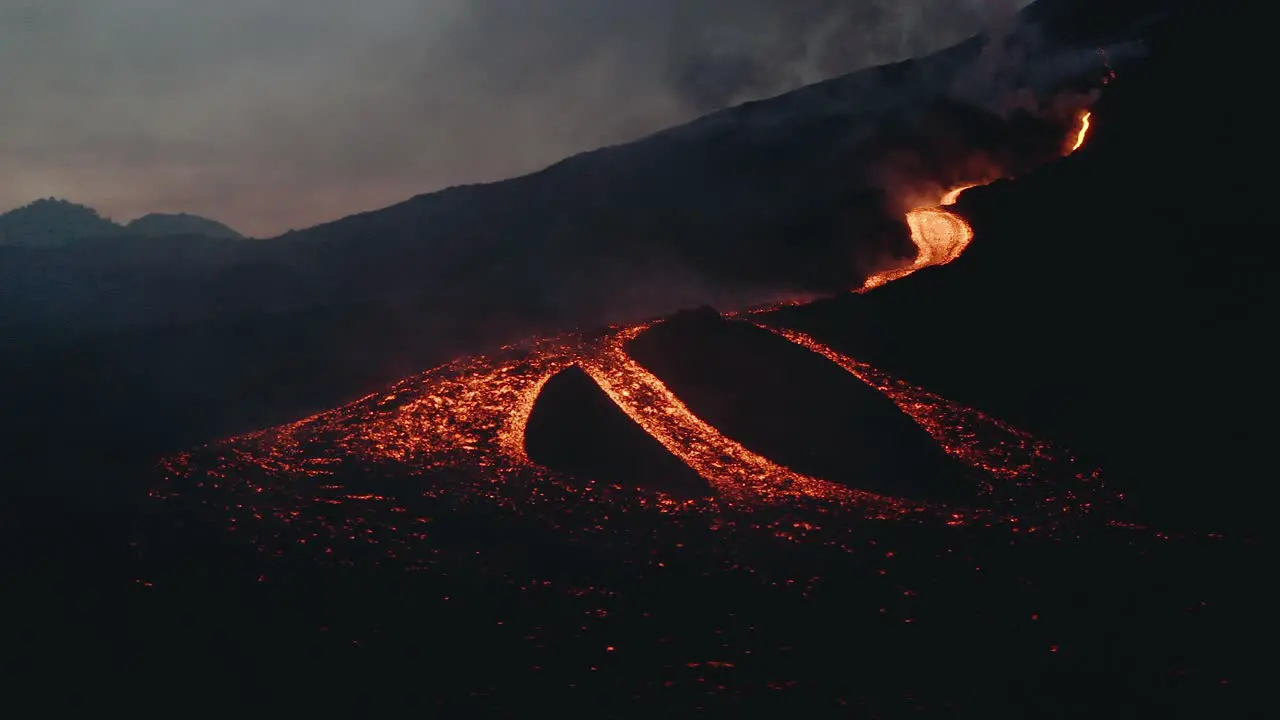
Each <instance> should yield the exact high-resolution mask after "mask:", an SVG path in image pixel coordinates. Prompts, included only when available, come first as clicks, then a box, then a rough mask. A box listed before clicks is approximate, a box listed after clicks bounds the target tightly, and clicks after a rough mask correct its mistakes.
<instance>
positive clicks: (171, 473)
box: [152, 113, 1114, 552]
mask: <svg viewBox="0 0 1280 720" xmlns="http://www.w3.org/2000/svg"><path fill="white" fill-rule="evenodd" d="M1089 117H1090V116H1089V114H1088V113H1086V114H1084V115H1083V116H1082V118H1081V120H1082V123H1083V127H1082V128H1081V130H1080V133H1079V136H1078V137H1077V141H1076V147H1077V148H1078V147H1079V146H1080V145H1081V144H1083V142H1084V139H1085V136H1086V134H1087V132H1088V128H1089ZM970 187H973V186H972V185H965V186H961V187H957V188H955V189H952V190H950V191H948V192H946V193H944V194H943V195H942V196H941V197H940V199H939V204H938V205H937V206H933V207H924V208H918V209H915V210H912V211H911V212H909V213H907V217H906V219H907V224H908V226H909V227H910V230H911V238H912V241H913V242H914V243H915V244H916V246H917V248H918V254H917V257H916V259H915V260H914V261H913V262H912V263H911V265H910V266H908V267H905V268H900V269H897V270H891V271H885V272H882V273H879V274H877V275H875V276H873V277H872V278H870V279H868V280H867V282H866V284H865V286H864V288H863V289H864V290H866V289H870V288H873V287H878V286H879V285H883V284H884V283H887V282H890V281H892V280H896V279H899V278H901V277H905V276H906V275H909V274H911V273H913V272H915V271H916V270H919V269H920V268H923V267H928V266H931V265H942V264H946V263H949V262H951V261H952V260H954V259H955V258H956V257H958V256H959V255H960V254H961V253H962V252H963V251H964V250H965V248H966V247H967V246H968V245H969V243H970V241H971V240H972V239H973V230H972V228H971V227H970V226H969V224H968V223H967V222H966V221H965V220H964V219H963V218H962V217H960V216H959V215H956V214H954V213H952V212H950V211H948V210H947V209H945V208H946V207H947V206H949V205H952V204H954V203H955V202H956V201H957V199H958V198H959V196H960V194H961V193H963V192H964V191H965V190H967V189H969V188H970ZM772 307H776V306H770V308H766V309H763V310H767V309H772ZM763 310H758V311H763ZM758 311H757V312H758ZM729 317H736V318H739V319H738V320H735V321H737V322H741V321H743V320H742V318H754V317H759V315H757V314H756V313H755V312H751V311H747V312H743V313H734V314H731V315H730V316H729ZM748 321H749V320H748ZM652 325H653V323H648V324H642V325H634V326H630V327H615V328H611V329H609V330H608V331H607V332H605V333H603V334H601V335H596V336H590V337H585V336H582V335H578V334H566V335H563V336H560V337H554V338H544V339H535V340H532V341H530V342H527V343H521V344H518V345H511V346H507V347H504V348H502V349H501V350H499V351H498V352H495V353H493V354H492V355H489V356H485V357H475V358H465V359H460V360H456V361H453V362H450V363H447V364H445V365H442V366H440V367H437V368H435V369H433V370H430V371H427V372H426V373H423V374H421V375H419V376H417V377H414V378H410V379H408V380H405V381H402V382H400V383H398V384H397V385H395V386H394V387H392V388H391V389H390V390H388V391H386V392H383V393H378V394H375V395H370V396H368V397H366V398H363V399H361V400H359V401H356V402H354V403H352V404H350V405H347V406H344V407H340V408H337V409H334V410H330V411H328V412H324V413H321V414H318V415H315V416H313V417H310V418H306V419H304V420H301V421H298V422H295V423H291V424H288V425H284V426H280V427H277V428H273V429H268V430H263V431H259V432H255V433H250V434H248V435H244V436H241V437H239V438H233V439H231V440H227V441H224V442H221V443H217V444H215V445H212V446H208V447H205V448H200V449H197V450H195V451H193V452H190V453H184V454H182V455H179V456H176V457H173V458H169V459H168V460H166V461H164V462H163V463H162V467H163V468H164V470H165V471H166V473H165V474H166V481H165V482H164V483H163V484H162V485H161V486H160V487H157V488H155V489H153V492H152V495H153V497H157V498H171V499H180V498H181V497H183V496H185V495H187V494H190V493H196V492H198V493H199V494H202V495H206V496H207V495H208V494H209V493H210V492H213V493H215V495H213V496H211V497H209V498H208V499H200V500H199V503H200V504H201V505H202V506H211V507H215V508H217V509H219V510H220V511H221V512H223V513H225V517H226V518H227V521H228V522H229V523H230V527H231V529H233V530H235V529H238V528H245V529H248V528H250V527H253V528H255V529H254V531H253V537H254V538H255V542H257V543H258V544H259V547H260V548H262V549H264V550H266V549H267V547H268V546H269V545H273V543H277V544H278V542H279V541H283V542H285V543H286V544H287V543H290V542H293V543H295V545H307V546H308V548H310V545H309V543H313V542H318V541H321V540H322V539H325V538H328V539H327V540H324V541H325V542H338V541H342V542H347V541H359V542H368V543H374V544H378V543H383V542H384V541H385V542H387V543H391V542H392V539H391V538H392V536H395V537H397V538H399V539H397V540H395V541H394V542H395V543H397V545H396V547H398V548H400V549H399V550H397V551H396V552H409V549H408V548H409V547H411V546H415V545H414V544H415V543H417V542H418V540H420V539H421V537H423V533H422V531H421V528H420V525H419V524H415V523H425V522H429V520H427V519H423V518H418V519H417V520H410V521H406V516H405V515H403V513H407V512H411V511H410V510H408V509H407V508H409V507H413V506H414V505H413V503H422V502H424V501H426V502H450V503H453V502H461V503H468V502H472V501H477V500H481V501H485V502H492V503H497V504H499V505H501V506H502V507H505V508H507V509H513V510H515V511H516V512H525V511H528V512H532V511H533V510H532V508H537V507H561V508H563V507H570V506H572V507H579V508H581V507H584V506H585V505H584V504H589V503H605V502H607V503H608V506H607V507H608V508H610V509H608V510H605V511H604V512H605V514H607V513H609V512H614V511H616V510H617V508H618V507H620V505H619V503H623V502H624V500H620V499H619V498H622V497H624V496H625V497H627V498H630V500H625V502H626V503H632V504H631V505H630V506H631V507H641V508H644V509H645V510H646V511H647V510H651V509H656V510H657V511H659V512H680V513H688V512H701V511H703V510H707V509H710V510H712V511H716V512H718V511H719V510H722V509H724V508H727V507H729V506H733V505H740V506H748V507H751V506H781V507H783V508H795V507H799V505H798V504H799V503H806V504H807V503H811V502H816V503H817V505H818V506H821V507H826V506H832V507H838V508H841V509H844V510H848V511H852V512H854V513H857V514H860V515H862V516H863V517H870V518H880V519H889V518H904V517H907V516H917V517H935V518H941V519H942V520H943V521H944V522H946V524H962V523H968V522H972V521H975V520H978V519H982V518H985V519H987V520H991V521H994V520H1007V521H1008V522H1010V523H1015V524H1016V523H1018V522H1020V520H1021V519H1022V518H1025V517H1029V516H1028V515H1027V513H1028V512H1031V513H1034V514H1035V515H1036V516H1039V517H1040V518H1042V519H1046V520H1050V519H1063V518H1066V517H1073V516H1081V515H1086V514H1089V513H1090V512H1091V510H1092V508H1093V507H1094V506H1097V505H1101V504H1108V503H1110V502H1112V501H1113V499H1114V498H1113V496H1112V495H1111V494H1110V493H1109V492H1104V487H1103V486H1102V484H1101V483H1100V482H1098V473H1097V471H1096V470H1094V469H1084V470H1083V471H1082V468H1081V467H1080V466H1078V465H1077V463H1076V460H1075V459H1074V458H1073V457H1072V456H1071V455H1070V453H1068V452H1067V451H1065V450H1063V449H1062V448H1058V447H1055V446H1053V445H1050V444H1049V443H1045V442H1042V441H1040V440H1037V439H1035V438H1034V437H1032V436H1030V435H1028V434H1027V433H1024V432H1021V431H1019V430H1017V429H1015V428H1012V427H1010V426H1008V425H1006V424H1004V423H1002V422H1000V421H999V420H996V419H994V418H991V417H988V416H986V415H983V414H982V413H979V412H977V411H975V410H973V409H971V408H966V407H963V406H960V405H957V404H955V403H951V402H949V401H948V400H946V399H945V398H941V397H939V396H937V395H934V394H932V393H929V392H928V391H926V390H923V389H921V388H918V387H915V386H913V385H910V384H908V383H906V382H903V381H900V380H896V379H894V378H891V377H889V376H887V375H885V374H883V373H881V372H879V371H877V370H876V369H875V368H872V367H871V366H869V365H866V364H865V363H861V362H859V361H857V360H855V359H853V358H850V357H847V356H845V355H842V354H840V353H839V352H837V351H835V350H833V349H832V348H830V347H827V346H826V345H823V344H821V343H820V342H818V341H817V340H816V339H814V338H813V337H810V336H808V335H805V334H803V333H800V332H796V331H793V330H788V329H779V328H772V327H767V326H765V325H760V327H765V328H766V329H768V330H770V331H771V332H773V333H775V334H777V335H780V336H781V337H782V338H785V339H786V340H788V341H790V342H793V343H795V344H797V345H800V346H802V347H804V348H807V349H808V350H810V351H812V352H814V353H817V354H819V355H821V356H823V357H825V358H827V359H828V360H830V361H831V362H833V363H835V364H836V365H838V366H839V367H841V368H843V369H844V370H845V371H847V372H849V373H851V374H852V375H854V376H855V377H857V378H858V379H860V380H861V381H863V382H865V383H867V384H868V385H870V386H871V387H873V388H875V389H877V390H879V391H880V392H882V393H884V394H885V395H886V396H888V397H889V398H890V399H891V400H893V401H894V402H895V403H896V404H897V406H898V408H899V409H900V410H901V411H902V412H904V413H906V414H907V415H908V416H910V417H911V418H912V419H914V420H915V422H916V423H917V424H919V425H920V426H921V427H922V428H923V429H924V430H925V431H926V432H928V433H929V435H930V436H931V437H932V438H933V439H934V440H935V441H936V442H937V443H938V444H939V445H940V446H941V447H942V448H944V449H945V450H946V452H947V453H949V454H950V455H952V456H953V457H954V458H956V459H958V460H961V461H963V462H964V463H965V464H966V465H968V466H969V467H970V468H972V469H973V475H972V477H971V479H972V481H973V482H974V483H975V484H976V485H977V486H978V487H979V488H980V489H981V490H982V492H981V493H980V497H981V498H982V500H981V504H982V507H978V508H973V507H955V506H946V505H940V504H926V503H917V502H911V501H907V500H904V499H900V498H895V497H889V496H884V495H878V494H875V493H870V492H866V491H862V490H856V489H851V488H848V487H845V486H843V485H840V484H837V483H834V482H830V481H828V480H825V479H822V478H817V477H810V476H808V475H804V474H801V473H798V472H796V471H794V470H791V469H790V468H787V467H785V466H783V465H780V464H778V463H776V462H774V461H772V460H770V459H768V458H766V457H764V456H762V455H760V454H758V453H755V452H753V451H751V450H749V449H748V448H746V447H745V446H744V445H742V444H741V443H739V442H737V441H736V440H734V439H732V438H730V437H727V436H726V435H724V434H723V433H722V432H720V431H719V430H718V429H716V428H715V427H713V426H712V425H711V424H709V423H707V422H706V421H705V420H703V419H702V418H700V417H698V416H697V415H696V414H695V413H694V412H692V411H691V410H690V408H689V407H688V406H687V405H685V404H684V403H683V402H682V401H681V400H680V399H679V398H678V397H676V396H675V394H674V393H673V392H672V391H671V390H670V389H669V388H668V387H667V386H666V385H665V384H664V383H663V382H662V381H661V380H660V379H659V378H658V377H656V376H655V375H654V374H653V373H651V372H649V371H648V370H647V369H645V368H644V367H642V366H641V365H640V364H639V363H637V362H636V361H635V360H634V359H632V358H631V357H630V356H629V355H628V354H627V352H626V347H625V345H626V343H627V342H628V341H629V340H631V339H633V338H635V337H636V336H637V335H639V334H640V333H642V332H644V331H645V330H647V329H648V328H650V327H652ZM573 366H578V367H580V368H581V369H583V370H584V371H585V372H586V373H587V375H588V376H589V377H591V378H592V379H593V380H594V381H595V383H596V384H597V385H598V386H599V387H600V389H601V390H602V391H603V392H604V393H605V394H606V395H607V396H608V397H609V398H610V399H611V400H612V401H613V403H614V404H616V405H617V407H618V408H619V409H620V410H621V411H622V412H623V413H625V414H626V415H627V416H628V417H629V418H630V419H631V420H632V421H633V422H634V423H636V424H637V425H638V426H639V427H640V428H641V429H643V430H644V432H645V433H647V434H648V435H650V436H651V437H652V438H654V439H655V440H656V441H657V442H658V443H660V444H661V445H662V446H663V447H664V448H665V449H666V450H667V451H668V452H670V453H671V454H672V455H673V456H674V457H676V458H677V459H679V460H680V461H682V462H683V463H684V464H685V465H687V466H688V467H690V468H691V469H692V470H694V471H695V472H696V473H697V474H698V475H700V476H701V477H702V478H704V479H705V480H706V481H707V483H708V484H709V485H710V486H711V487H712V488H713V489H714V490H715V491H716V495H717V498H716V499H715V500H711V501H702V500H689V501H677V500H675V499H674V498H671V497H668V496H666V495H663V494H662V493H661V492H657V491H647V490H639V489H634V488H623V487H621V486H618V485H606V484H596V483H592V482H589V481H588V482H587V483H586V484H585V486H584V484H583V482H581V481H580V480H579V479H574V478H569V477H566V476H565V475H563V474H561V473H558V472H555V471H552V470H550V469H548V468H544V467H541V466H539V465H537V464H536V463H534V462H532V461H531V459H530V458H529V456H528V454H527V452H526V450H525V435H526V428H527V424H528V421H529V416H530V413H531V411H532V409H533V407H534V404H535V403H536V402H537V400H538V398H539V396H540V394H541V393H542V391H543V388H544V386H545V385H546V383H547V381H548V380H549V379H550V378H552V377H553V376H554V375H556V374H557V373H559V372H561V371H562V370H565V369H566V368H569V367H573ZM771 381H772V379H771V378H768V377H761V378H760V382H761V383H767V382H771ZM197 489H198V490H197ZM628 493H630V494H628ZM606 498H608V499H607V500H606ZM708 503H709V504H708ZM823 512H825V511H823ZM383 513H388V514H386V515H384V514H383ZM562 520H563V518H562V519H559V520H556V521H555V522H557V523H559V522H562ZM272 522H274V523H278V525H277V526H276V527H275V528H274V529H272V528H270V527H263V524H264V523H267V524H270V523H272ZM286 527H287V528H288V530H287V531H286V529H285V528H286ZM386 547H390V545H387V546H386ZM424 547H425V546H424ZM271 552H280V551H279V550H278V549H273V550H272V551H271ZM326 552H327V551H326ZM413 552H418V551H417V550H414V551H413Z"/></svg>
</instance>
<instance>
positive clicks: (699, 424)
mask: <svg viewBox="0 0 1280 720" xmlns="http://www.w3.org/2000/svg"><path fill="white" fill-rule="evenodd" d="M645 329H646V326H638V327H634V328H629V329H627V330H625V331H623V332H621V333H618V334H616V335H614V336H612V337H610V338H609V339H607V340H606V341H605V342H604V344H603V347H602V348H601V350H602V351H601V352H600V353H599V354H597V355H595V356H594V357H593V358H592V359H591V360H589V361H588V362H586V363H585V364H584V366H585V369H586V371H587V373H588V374H589V375H590V376H591V377H592V378H593V379H594V380H595V381H596V383H597V384H598V385H599V386H600V387H601V389H603V390H604V392H605V394H607V395H608V396H609V398H610V399H612V400H613V402H614V403H615V404H616V405H617V406H618V407H619V408H621V409H622V411H623V412H624V413H626V414H627V416H628V417H630V418H631V419H632V420H633V421H634V422H635V423H636V424H637V425H639V426H640V427H641V428H643V429H644V431H645V432H647V433H648V434H649V435H650V436H652V437H653V438H654V439H656V440H657V441H658V442H660V443H661V444H662V446H663V447H665V448H666V449H667V450H668V451H670V452H671V454H672V455H675V456H676V457H677V458H680V460H681V461H683V462H684V463H685V464H686V465H688V466H689V467H691V468H693V470H694V471H695V472H697V473H698V474H699V475H700V476H702V477H703V478H704V479H706V480H707V482H708V483H710V484H711V486H712V487H713V488H715V489H716V491H717V492H718V493H719V494H720V496H721V497H724V498H726V499H729V500H739V501H750V502H773V501H777V500H782V499H788V498H791V499H794V498H797V497H800V496H809V497H818V498H827V499H843V500H854V501H861V502H867V503H873V504H879V505H884V506H886V507H889V506H893V505H895V504H896V501H894V500H892V499H890V498H883V497H881V496H878V495H875V494H873V493H868V492H861V491H855V490H850V489H848V488H845V487H842V486H840V485H837V484H835V483H831V482H827V481H825V480H820V479H817V478H812V477H808V476H806V475H802V474H800V473H797V472H794V471H792V470H789V469H787V468H785V467H782V466H780V465H777V464H776V463H773V462H772V461H770V460H768V459H766V458H764V457H762V456H760V455H757V454H756V453H753V452H751V451H750V450H748V449H747V448H745V447H743V446H742V445H741V444H740V443H738V442H736V441H734V440H731V439H730V438H727V437H725V436H724V435H723V434H721V433H720V431H718V430H716V429H715V428H714V427H712V426H711V425H710V424H708V423H707V422H706V421H704V420H702V419H701V418H699V417H698V416H697V415H695V414H693V412H692V411H690V410H689V408H688V407H686V406H685V404H684V403H683V402H681V401H680V399H679V398H677V397H676V396H675V395H674V394H673V393H672V392H671V390H670V389H668V388H667V386H666V385H664V384H663V383H662V381H661V380H659V379H658V378H657V377H656V376H654V375H653V374H652V373H650V372H649V371H648V370H645V369H644V368H643V367H641V366H640V364H639V363H637V362H636V361H635V360H632V359H631V358H630V357H629V356H628V355H627V354H626V351H625V350H624V349H623V344H624V343H625V342H626V341H627V340H630V339H631V338H633V337H635V336H636V335H638V334H640V332H642V331H644V330H645Z"/></svg>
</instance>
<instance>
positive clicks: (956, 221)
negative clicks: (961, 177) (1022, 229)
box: [858, 111, 1093, 292]
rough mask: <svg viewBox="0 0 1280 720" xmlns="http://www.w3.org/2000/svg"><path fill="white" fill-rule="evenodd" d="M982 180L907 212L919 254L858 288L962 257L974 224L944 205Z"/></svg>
mask: <svg viewBox="0 0 1280 720" xmlns="http://www.w3.org/2000/svg"><path fill="white" fill-rule="evenodd" d="M1092 118H1093V113H1091V112H1087V111H1086V112H1085V113H1083V114H1082V115H1081V116H1080V129H1079V130H1077V131H1076V137H1075V143H1074V144H1073V145H1072V146H1071V148H1070V149H1069V150H1067V154H1068V155H1070V154H1071V153H1073V152H1075V151H1076V150H1079V149H1080V148H1081V147H1083V146H1084V142H1085V140H1086V139H1087V138H1088V136H1089V128H1090V126H1091V121H1092ZM980 184H981V183H973V184H969V185H961V186H960V187H957V188H953V189H951V190H948V191H947V192H946V193H943V195H942V198H941V199H939V201H938V204H937V205H936V206H933V207H919V208H916V209H914V210H911V211H910V212H908V213H907V227H908V228H909V229H910V230H911V242H912V243H913V244H914V245H915V246H916V257H915V259H914V260H912V261H911V264H909V265H907V266H906V267H902V268H897V269H894V270H883V271H881V272H878V273H876V274H874V275H872V276H871V277H869V278H867V279H866V281H865V282H864V283H863V284H862V287H861V288H860V289H859V290H858V292H866V291H868V290H871V289H873V288H878V287H880V286H881V285H884V284H885V283H889V282H893V281H894V280H900V279H902V278H904V277H906V276H908V275H910V274H911V273H913V272H915V271H917V270H919V269H921V268H926V267H930V266H933V265H946V264H947V263H949V262H951V261H952V260H955V259H956V258H958V257H960V254H961V253H963V252H964V251H965V249H966V248H968V247H969V243H970V242H972V241H973V228H972V227H971V226H970V225H969V222H968V221H967V220H965V219H964V218H962V217H960V216H959V215H957V214H955V213H953V212H950V211H949V210H946V209H944V208H945V207H946V206H948V205H954V204H955V203H956V201H957V200H959V199H960V194H961V193H963V192H964V191H965V190H968V189H970V188H975V187H978V186H979V185H980Z"/></svg>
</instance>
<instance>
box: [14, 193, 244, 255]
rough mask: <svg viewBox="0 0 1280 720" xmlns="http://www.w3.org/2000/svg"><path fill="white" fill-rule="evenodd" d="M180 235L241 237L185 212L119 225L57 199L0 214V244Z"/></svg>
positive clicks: (36, 244) (41, 244) (34, 244)
mask: <svg viewBox="0 0 1280 720" xmlns="http://www.w3.org/2000/svg"><path fill="white" fill-rule="evenodd" d="M180 235H185V236H199V237H208V238H214V239H230V240H239V239H242V238H243V237H244V236H243V235H241V234H240V233H238V232H236V231H235V230H232V229H231V228H229V227H227V226H226V225H224V224H222V223H220V222H217V221H215V220H210V219H208V218H204V217H200V216H199V215H189V214H187V213H178V214H163V213H151V214H149V215H144V216H142V217H140V218H138V219H137V220H134V221H132V222H130V223H128V224H126V225H121V224H119V223H117V222H115V221H113V220H111V219H110V218H104V217H102V216H101V215H100V214H99V213H98V211H97V210H94V209H93V208H91V207H88V206H86V205H80V204H78V203H73V202H71V201H69V200H61V199H58V198H47V199H41V200H36V201H35V202H32V203H30V204H27V205H24V206H22V207H20V208H17V209H15V210H11V211H9V212H6V213H2V214H0V245H10V246H21V247H51V246H61V245H66V244H68V243H74V242H78V241H83V240H98V239H103V238H113V237H148V238H155V237H169V236H180Z"/></svg>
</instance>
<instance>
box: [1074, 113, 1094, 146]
mask: <svg viewBox="0 0 1280 720" xmlns="http://www.w3.org/2000/svg"><path fill="white" fill-rule="evenodd" d="M1092 118H1093V113H1091V112H1086V113H1085V114H1083V115H1081V116H1080V130H1079V131H1078V132H1077V133H1076V142H1075V144H1074V145H1072V146H1071V152H1075V151H1077V150H1079V149H1080V148H1082V147H1084V141H1085V139H1086V138H1088V137H1089V126H1090V124H1091V121H1092Z"/></svg>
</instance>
